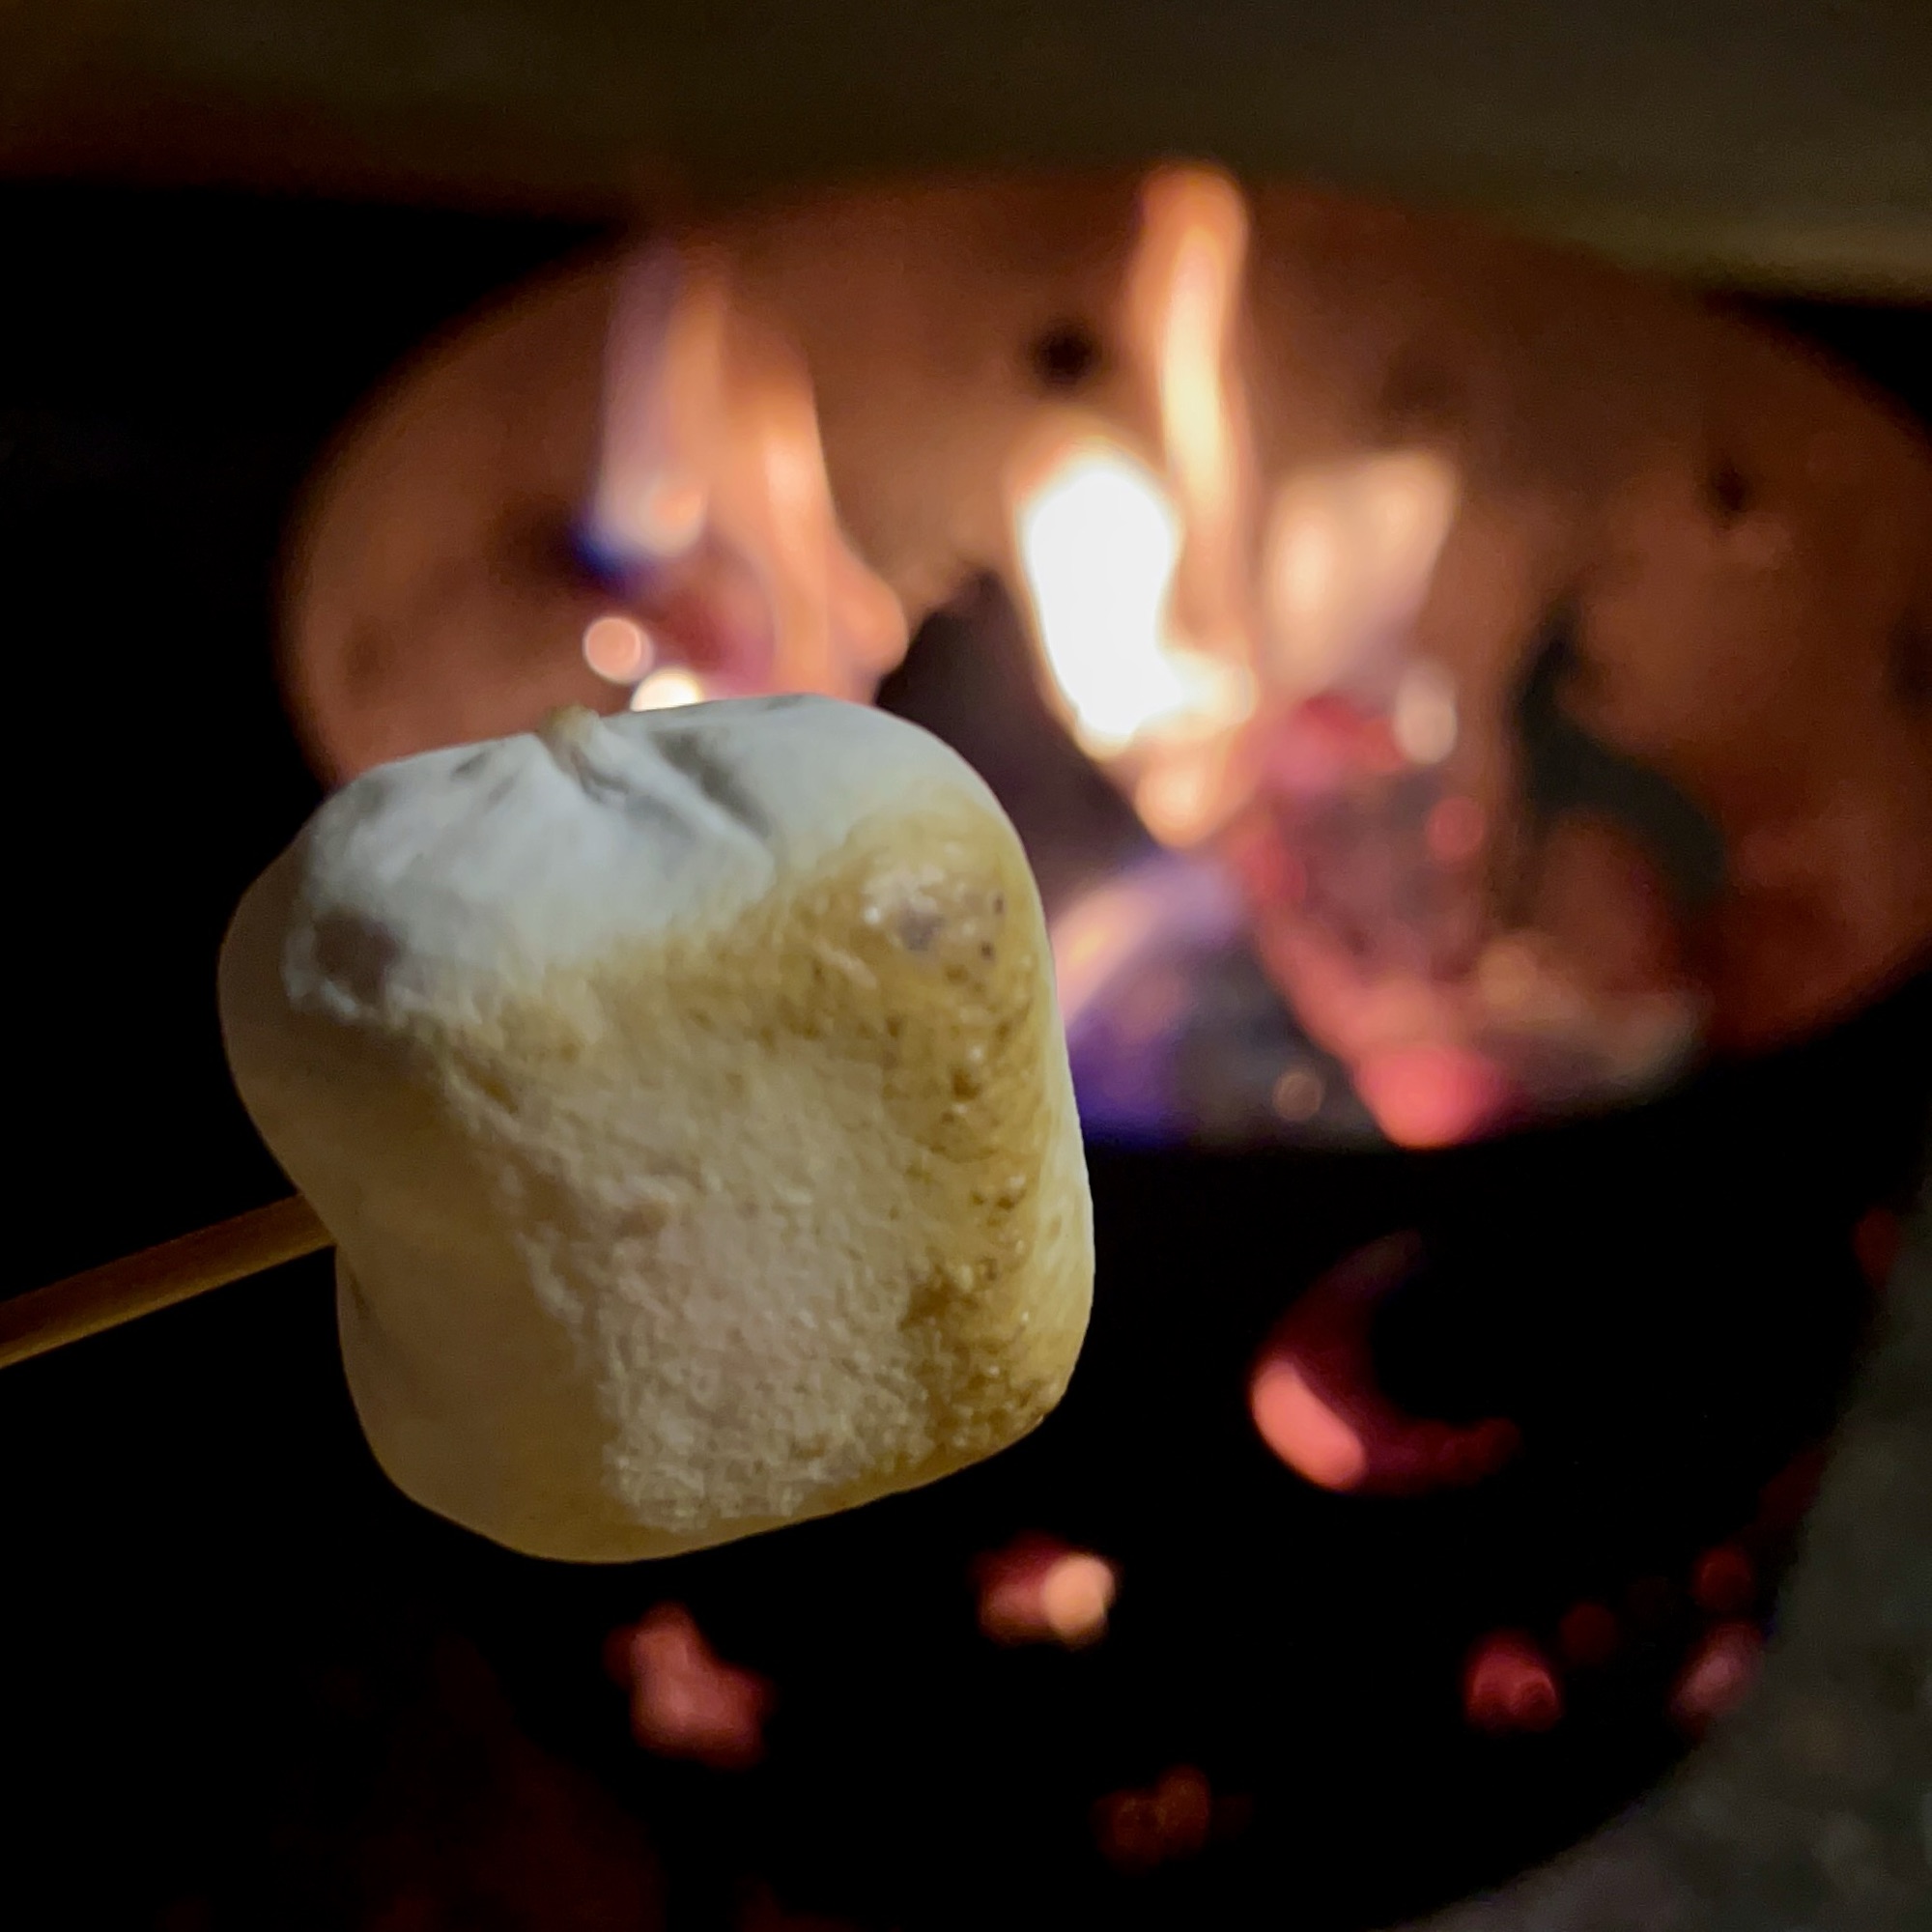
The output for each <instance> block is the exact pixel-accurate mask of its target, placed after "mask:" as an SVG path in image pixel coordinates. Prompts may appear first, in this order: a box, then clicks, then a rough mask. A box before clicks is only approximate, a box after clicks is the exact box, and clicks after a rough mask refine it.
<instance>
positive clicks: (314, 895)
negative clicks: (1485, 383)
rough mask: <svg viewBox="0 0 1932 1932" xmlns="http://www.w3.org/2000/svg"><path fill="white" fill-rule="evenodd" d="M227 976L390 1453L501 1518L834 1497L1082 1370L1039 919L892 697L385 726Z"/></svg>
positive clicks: (259, 1092) (245, 1054) (401, 1480)
mask: <svg viewBox="0 0 1932 1932" xmlns="http://www.w3.org/2000/svg"><path fill="white" fill-rule="evenodd" d="M221 1015H222V1026H223V1031H224V1035H225V1038H226V1043H227V1049H228V1056H229V1062H230V1065H231V1066H232V1068H233V1070H234V1075H235V1079H236V1083H237V1085H238V1087H239V1088H240V1090H241V1096H242V1098H243V1100H244V1102H245V1103H246V1105H247V1107H248V1110H249V1113H250V1114H251V1115H252V1116H253V1118H254V1120H255V1122H256V1124H257V1125H258V1127H259V1128H260V1129H261V1132H262V1134H263V1137H264V1138H265V1139H266V1140H267V1141H268V1143H269V1145H270V1148H271V1149H272V1150H273V1151H274V1152H275V1154H276V1155H277V1157H278V1158H279V1159H280V1160H281V1162H282V1163H283V1165H284V1166H285V1167H286V1168H287V1170H288V1172H289V1174H290V1175H291V1176H292V1177H293V1179H295V1181H296V1183H297V1184H298V1186H299V1187H300V1188H301V1190H302V1191H303V1193H304V1194H306V1195H307V1197H308V1198H309V1200H310V1201H311V1203H312V1204H313V1205H314V1207H315V1208H316V1209H317V1211H318V1212H319V1213H320V1215H321V1216H322V1218H323V1220H324V1221H325V1222H326V1223H327V1226H328V1228H329V1229H330V1231H331V1232H332V1233H333V1234H334V1235H335V1236H336V1240H337V1256H338V1261H337V1283H338V1292H337V1306H338V1315H339V1321H340V1327H341V1335H342V1349H343V1357H344V1362H345V1364H346V1367H347V1370H348V1378H349V1385H350V1389H351V1392H352V1394H353V1396H354V1398H355V1406H356V1409H357V1411H358V1413H359V1415H360V1417H361V1421H362V1426H363V1429H364V1430H365V1432H366V1433H367V1435H368V1437H369V1441H370V1444H371V1446H372V1447H373V1449H374V1450H375V1453H376V1456H377V1458H378V1460H379V1461H380V1462H381V1463H382V1464H383V1466H384V1468H385V1469H386V1470H387V1471H388V1473H389V1474H390V1476H391V1477H392V1478H393V1479H394V1480H395V1482H396V1483H397V1484H398V1485H399V1486H400V1487H401V1488H402V1489H403V1490H404V1491H405V1492H408V1493H409V1494H410V1495H411V1496H412V1497H414V1498H415V1499H416V1500H417V1501H418V1502H420V1503H422V1504H424V1505H426V1506H427V1507H429V1508H430V1509H433V1510H436V1511H439V1512H440V1513H441V1514H442V1515H444V1516H446V1517H449V1518H452V1519H453V1520H456V1521H457V1522H460V1523H463V1524H465V1525H466V1526H467V1527H469V1528H470V1529H473V1530H476V1531H478V1532H480V1533H481V1534H482V1535H484V1536H487V1537H491V1538H494V1539H495V1540H496V1541H497V1542H498V1543H502V1544H506V1545H508V1546H509V1547H510V1548H514V1549H519V1550H524V1551H526V1552H528V1553H530V1554H532V1555H539V1556H550V1557H561V1558H568V1559H573V1560H577V1561H584V1562H606V1561H625V1560H629V1559H632V1558H638V1557H647V1556H656V1555H664V1554H668V1553H671V1552H673V1551H676V1550H681V1549H690V1548H699V1547H701V1546H704V1545H707V1544H714V1543H720V1542H724V1541H725V1540H727V1539H729V1538H733V1537H738V1536H743V1535H747V1534H750V1533H752V1532H753V1531H757V1530H762V1529H767V1528H771V1527H775V1526H777V1525H779V1524H782V1523H787V1522H792V1521H796V1520H800V1519H802V1518H808V1517H813V1516H819V1515H823V1514H826V1513H827V1512H830V1511H833V1510H838V1509H842V1508H846V1507H849V1506H851V1505H853V1504H857V1503H862V1502H865V1501H867V1500H868V1499H870V1498H871V1497H874V1496H878V1495H882V1494H885V1493H887V1492H891V1491H895V1490H902V1489H907V1488H910V1487H912V1486H914V1485H917V1484H920V1483H924V1482H928V1481H930V1480H932V1479H933V1478H935V1477H937V1476H941V1475H944V1474H946V1473H948V1472H949V1471H951V1470H953V1469H957V1468H960V1467H962V1466H963V1465H965V1464H967V1463H973V1462H976V1461H978V1460H980V1458H982V1457H985V1456H988V1455H990V1454H992V1453H993V1452H994V1451H996V1450H998V1449H1001V1448H1003V1447H1005V1446H1006V1445H1007V1444H1008V1443H1009V1442H1011V1441H1013V1440H1014V1439H1015V1438H1016V1437H1017V1436H1019V1435H1023V1434H1024V1433H1025V1432H1026V1431H1027V1430H1029V1429H1031V1428H1032V1427H1033V1426H1034V1425H1035V1424H1036V1423H1037V1422H1038V1421H1039V1420H1040V1418H1041V1417H1042V1416H1044V1415H1045V1414H1046V1413H1047V1411H1048V1410H1049V1409H1051V1408H1052V1407H1053V1406H1054V1404H1055V1403H1056V1402H1057V1401H1058V1400H1059V1399H1060V1396H1061V1394H1062V1392H1063V1391H1064V1389H1065V1386H1066V1382H1067V1379H1068V1378H1069V1376H1070V1375H1071V1373H1072V1369H1073V1363H1074V1359H1075V1356H1076V1355H1077V1353H1078V1351H1079V1347H1080V1342H1081V1338H1082V1336H1083V1334H1084V1332H1085V1328H1086V1322H1087V1314H1088V1308H1089V1303H1090V1299H1091V1293H1092V1282H1093V1227H1092V1209H1091V1206H1090V1202H1089V1198H1088V1193H1087V1181H1086V1170H1085V1166H1084V1163H1083V1160H1082V1156H1081V1149H1080V1140H1079V1131H1078V1125H1077V1121H1076V1116H1075V1112H1074V1105H1073V1092H1072V1084H1071V1081H1070V1078H1069V1076H1068V1072H1067V1063H1066V1051H1065V1041H1064V1037H1063V1035H1062V1032H1061V1027H1060V1021H1059V1015H1058V1010H1057V1008H1056V1005H1055V1000H1054V988H1053V980H1052V965H1051V954H1050V952H1049V950H1048V945H1047V938H1046V929H1045V923H1044V920H1043V918H1042V916H1041V912H1040V907H1039V900H1038V895H1037V892H1036V889H1035V886H1034V882H1033V877H1032V874H1031V872H1030V870H1029V869H1028V867H1027V864H1026V860H1025V857H1024V855H1023V853H1022V851H1021V848H1020V845H1019V841H1018V839H1017V838H1016V837H1015V835H1014V833H1013V830H1012V828H1011V826H1010V825H1009V822H1008V820H1007V818H1006V816H1005V814H1004V813H1003V812H1002V811H1001V810H1000V808H999V806H998V805H997V803H996V802H995V801H994V799H993V797H992V795H991V793H990V792H988V791H987V789H986V787H985V786H984V785H983V784H982V783H981V782H980V780H979V779H978V778H977V777H976V776H975V775H974V774H973V772H972V771H971V770H970V769H969V768H968V767H967V766H966V765H965V764H964V763H963V762H962V761H961V760H960V759H959V758H958V757H957V756H956V755H955V754H954V753H952V752H951V751H950V750H948V749H947V748H946V747H945V746H943V745H941V744H940V743H939V742H938V741H937V740H936V739H934V738H932V737H930V736H928V735H927V734H926V733H925V732H923V731H921V730H919V729H918V728H916V727H915V726H913V725H907V724H904V723H902V722H900V721H898V720H896V719H894V718H891V717H889V716H887V715H885V714H884V713H881V712H877V711H871V710H866V709H862V708H860V707H858V706H854V705H847V704H842V703H838V702H835V701H832V700H829V699H822V698H805V697H774V698H754V699H745V700H741V701H734V702H725V703H717V704H706V705H697V706H693V707H690V708H687V709H683V710H677V711H660V712H642V713H630V714H626V715H623V716H620V717H617V718H611V719H601V718H598V717H596V716H594V715H593V714H591V713H589V712H569V713H561V714H558V715H557V716H556V717H555V718H554V719H553V720H552V721H551V723H550V724H548V725H546V726H545V727H544V728H543V729H542V730H541V731H540V732H538V733H536V734H534V735H527V736H523V737H516V738H506V739H502V740H499V741H497V742H495V743H491V744H485V745H478V746H466V747H460V748H457V749H454V750H448V751H439V752H431V753H425V754H424V755H421V756H418V757H413V758H408V759H405V760H403V761H401V762H399V763H396V764H392V765H386V766H383V767H380V768H378V769H376V770H374V771H372V772H369V773H367V774H366V775H365V776H363V777H362V778H359V779H357V780H355V781H354V782H353V783H352V784H350V785H349V786H347V787H346V788H345V789H344V790H342V791H341V792H338V793H337V794H336V795H335V796H334V797H333V798H331V799H330V800H329V801H328V802H327V804H326V805H325V806H324V807H323V808H322V810H320V811H318V812H317V813H316V815H315V817H314V818H313V819H312V820H311V821H310V823H309V824H308V826H307V827H306V828H305V829H304V831H303V832H302V834H301V835H300V837H299V838H298V839H297V841H296V842H295V844H294V845H293V846H292V847H291V848H290V849H289V850H288V851H287V852H286V853H285V854H284V855H283V856H282V857H281V858H280V859H279V860H277V861H276V863H275V864H274V865H273V866H272V867H270V869H269V871H268V872H267V873H265V874H264V875H263V877H262V878H261V879H260V880H259V881H257V883H256V884H255V885H254V886H253V887H252V888H251V889H250V891H249V893H248V894H247V895H246V897H245V898H244V899H243V900H242V903H241V909H240V910H239V912H238V913H237V915H236V918H235V922H234V924H233V926H232V927H231V929H230V932H229V935H228V939H227V942H226V944H225V947H224V949H223V952H222V959H221Z"/></svg>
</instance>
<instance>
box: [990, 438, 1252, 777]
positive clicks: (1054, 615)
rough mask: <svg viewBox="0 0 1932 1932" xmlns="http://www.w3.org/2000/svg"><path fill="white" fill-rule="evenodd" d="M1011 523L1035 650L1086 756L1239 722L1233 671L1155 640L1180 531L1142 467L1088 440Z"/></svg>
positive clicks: (1246, 698)
mask: <svg viewBox="0 0 1932 1932" xmlns="http://www.w3.org/2000/svg"><path fill="white" fill-rule="evenodd" d="M1018 521H1019V543H1020V556H1021V561H1022V562H1023V564H1024V566H1025V569H1026V574H1027V582H1028V584H1029V586H1030V588H1031V589H1032V592H1033V600H1034V611H1035V615H1036V617H1037V621H1038V626H1039V636H1040V642H1041V644H1042V646H1043V647H1044V649H1045V652H1046V659H1047V665H1048V668H1050V669H1051V671H1052V673H1053V679H1054V682H1055V684H1056V685H1057V686H1058V687H1059V690H1060V693H1061V696H1063V697H1064V698H1065V702H1066V705H1067V708H1068V709H1069V711H1070V712H1071V713H1072V716H1073V724H1074V729H1075V733H1076V735H1077V736H1078V738H1079V740H1080V742H1081V744H1082V745H1083V746H1084V747H1085V748H1086V749H1087V750H1088V751H1090V752H1092V753H1094V754H1095V755H1096V756H1100V757H1108V756H1113V755H1116V754H1118V753H1122V752H1123V751H1125V750H1126V749H1127V748H1128V747H1129V746H1131V745H1132V744H1134V742H1135V741H1136V740H1137V739H1139V738H1141V737H1142V736H1144V735H1147V734H1152V733H1173V732H1179V733H1181V734H1183V735H1187V734H1202V733H1208V732H1212V731H1213V730H1215V729H1216V728H1217V727H1218V728H1225V727H1226V726H1227V725H1229V724H1231V723H1233V722H1235V720H1236V719H1237V718H1238V717H1240V716H1242V715H1245V711H1246V709H1247V706H1248V704H1249V703H1250V702H1251V696H1250V693H1249V691H1248V689H1247V681H1246V679H1245V678H1244V677H1243V675H1242V674H1241V673H1240V672H1239V670H1238V669H1237V668H1235V667H1232V666H1229V665H1227V664H1225V663H1222V662H1220V661H1218V660H1216V659H1212V658H1208V657H1204V656H1203V655H1202V654H1200V653H1199V652H1196V651H1190V650H1187V649H1185V648H1184V647H1182V646H1180V645H1178V644H1175V643H1173V642H1171V641H1170V640H1169V639H1168V638H1167V636H1166V632H1165V616H1166V610H1167V595H1168V588H1169V586H1170V584H1171V583H1172V582H1173V580H1174V568H1175V563H1176V561H1177V559H1178V558H1179V554H1180V528H1179V519H1178V518H1177V517H1176V515H1175V513H1174V510H1173V507H1172V505H1171V504H1170V503H1169V501H1168V498H1167V496H1166V493H1165V492H1164V491H1163V490H1162V489H1161V487H1160V484H1159V483H1158V481H1157V480H1156V479H1155V478H1154V477H1153V476H1152V475H1151V473H1150V472H1149V471H1148V470H1147V469H1145V468H1144V467H1143V466H1142V465H1140V464H1139V463H1137V462H1135V461H1134V460H1133V459H1132V458H1131V457H1129V456H1127V455H1126V454H1125V453H1124V452H1123V451H1122V450H1119V449H1116V448H1113V447H1111V446H1110V445H1108V444H1107V443H1105V442H1103V441H1100V440H1097V439H1096V440H1092V441H1087V442H1082V443H1079V444H1076V445H1075V446H1074V448H1073V449H1072V450H1071V452H1070V453H1069V454H1068V456H1067V458H1066V460H1065V463H1064V464H1063V465H1062V467H1061V468H1060V469H1058V470H1056V471H1055V473H1054V474H1053V475H1052V476H1051V478H1050V479H1049V480H1048V481H1047V482H1046V483H1044V484H1043V485H1041V486H1040V488H1039V489H1038V490H1037V491H1036V492H1035V493H1034V495H1033V496H1032V497H1030V498H1029V499H1028V500H1027V501H1026V502H1025V503H1023V504H1022V506H1021V508H1020V512H1019V519H1018Z"/></svg>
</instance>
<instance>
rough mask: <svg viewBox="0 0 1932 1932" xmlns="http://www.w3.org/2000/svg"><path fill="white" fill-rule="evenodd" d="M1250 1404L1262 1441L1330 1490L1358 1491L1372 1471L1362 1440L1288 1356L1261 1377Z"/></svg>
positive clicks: (1270, 1364) (1269, 1366) (1272, 1363)
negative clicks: (1314, 1388)
mask: <svg viewBox="0 0 1932 1932" xmlns="http://www.w3.org/2000/svg"><path fill="white" fill-rule="evenodd" d="M1248 1402H1249V1406H1250V1407H1251V1408H1252V1409H1253V1411H1254V1418H1255V1427H1256V1428H1257V1429H1259V1430H1260V1431H1261V1433H1262V1440H1263V1441H1264V1442H1265V1443H1266V1444H1267V1446H1268V1447H1269V1448H1270V1449H1272V1450H1273V1451H1274V1453H1275V1454H1276V1455H1277V1456H1279V1457H1280V1458H1281V1460H1282V1461H1283V1462H1284V1463H1287V1464H1288V1465H1289V1467H1290V1468H1292V1469H1293V1470H1294V1471H1295V1472H1296V1473H1297V1474H1299V1475H1303V1476H1306V1477H1307V1478H1308V1480H1309V1481H1310V1482H1311V1483H1314V1484H1316V1485H1317V1486H1318V1487H1319V1488H1321V1489H1324V1490H1352V1489H1356V1488H1358V1487H1359V1486H1360V1484H1361V1481H1362V1478H1363V1477H1364V1476H1366V1475H1367V1474H1368V1472H1369V1453H1368V1451H1367V1450H1366V1449H1364V1448H1363V1447H1362V1438H1361V1437H1360V1436H1359V1435H1356V1433H1355V1432H1354V1431H1353V1430H1352V1429H1350V1427H1349V1425H1348V1424H1347V1423H1346V1422H1345V1421H1343V1419H1342V1418H1341V1416H1340V1415H1339V1414H1337V1413H1336V1411H1335V1410H1334V1409H1332V1408H1331V1407H1330V1406H1328V1405H1327V1404H1326V1403H1325V1402H1323V1401H1322V1400H1321V1397H1320V1396H1319V1395H1317V1394H1316V1393H1315V1391H1314V1390H1313V1389H1312V1388H1310V1387H1309V1386H1308V1383H1307V1381H1306V1379H1305V1378H1303V1376H1302V1373H1301V1371H1300V1369H1299V1368H1297V1367H1296V1366H1295V1364H1294V1363H1293V1361H1291V1360H1288V1359H1286V1358H1283V1357H1276V1358H1275V1359H1273V1360H1270V1361H1268V1362H1267V1363H1265V1364H1264V1366H1263V1368H1262V1370H1261V1372H1260V1373H1259V1374H1258V1375H1257V1376H1256V1377H1255V1379H1254V1386H1253V1387H1252V1389H1251V1390H1250V1391H1249V1396H1248Z"/></svg>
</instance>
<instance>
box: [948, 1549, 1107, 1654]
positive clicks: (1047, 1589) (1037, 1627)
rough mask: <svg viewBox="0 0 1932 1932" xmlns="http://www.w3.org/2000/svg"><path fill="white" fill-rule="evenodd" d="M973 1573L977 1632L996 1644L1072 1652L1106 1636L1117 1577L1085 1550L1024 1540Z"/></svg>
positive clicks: (989, 1557)
mask: <svg viewBox="0 0 1932 1932" xmlns="http://www.w3.org/2000/svg"><path fill="white" fill-rule="evenodd" d="M974 1570H975V1575H976V1577H977V1579H978V1582H979V1586H980V1630H981V1631H983V1632H984V1633H985V1634H986V1635H987V1636H989V1637H991V1638H992V1639H993V1641H994V1642H995V1643H1060V1644H1064V1645H1065V1647H1066V1648H1067V1649H1069V1650H1077V1649H1081V1648H1083V1647H1085V1646H1086V1645H1088V1644H1090V1643H1097V1642H1098V1641H1099V1640H1100V1638H1101V1637H1103V1636H1105V1635H1106V1634H1107V1612H1108V1611H1109V1610H1110V1609H1112V1607H1113V1605H1114V1596H1115V1593H1116V1591H1117V1590H1118V1588H1119V1586H1120V1577H1119V1573H1118V1572H1117V1571H1116V1570H1115V1568H1114V1566H1113V1565H1112V1564H1111V1563H1109V1562H1108V1561H1107V1560H1106V1558H1105V1557H1103V1556H1096V1555H1095V1554H1094V1552H1093V1551H1092V1550H1090V1549H1074V1548H1070V1547H1069V1546H1067V1545H1066V1544H1064V1543H1058V1542H1056V1541H1055V1540H1054V1539H1052V1538H1051V1537H1043V1536H1023V1537H1020V1538H1019V1539H1018V1540H1017V1541H1015V1542H1014V1543H1012V1544H1009V1546H1008V1547H1007V1548H1005V1549H1000V1550H995V1551H993V1552H992V1553H990V1554H989V1555H986V1556H982V1557H981V1558H980V1560H979V1562H978V1563H977V1564H976V1565H975V1566H974Z"/></svg>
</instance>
